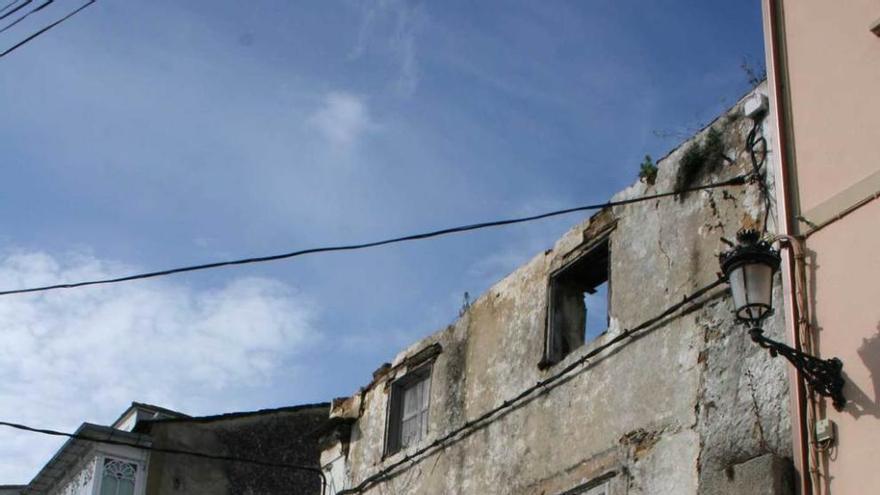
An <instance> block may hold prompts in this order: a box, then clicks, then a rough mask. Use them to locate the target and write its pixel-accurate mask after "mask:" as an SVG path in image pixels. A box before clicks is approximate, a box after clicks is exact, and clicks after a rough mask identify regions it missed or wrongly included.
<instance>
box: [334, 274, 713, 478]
mask: <svg viewBox="0 0 880 495" xmlns="http://www.w3.org/2000/svg"><path fill="white" fill-rule="evenodd" d="M725 282H726V279H724V278H719V279H717V280H715V281H714V282H712V283H710V284H708V285H706V286H704V287H702V288H700V289H697V290H695V291H694V292H693V293H692V294H690V295H686V296H684V297H683V298H682V300H681V301H680V302H678V303H676V304H673V305H671V306H669V307H668V308H666V309H665V310H664V311H663V312H661V313H660V314H658V315H657V316H655V317H653V318H651V319H649V320H646V321H644V322H642V323H640V324H639V325H637V326H635V327H632V328H629V329H626V330H623V331H622V332H620V333H619V334H618V335H616V336H615V337H614V338H612V339H611V340H609V341H608V342H606V343H604V344H602V345H600V346H598V347H596V348H594V349H592V350H591V351H589V352H588V353H586V354H584V355H583V356H581V357H580V358H578V359H576V360H575V361H572V362H571V364H569V365H568V366H566V367H565V368H563V369H561V370H559V371H558V372H556V373H554V374H553V375H551V376H549V377H547V378H546V379H544V380H540V381H538V382H536V383H535V384H534V385H532V386H530V387H528V388H526V389H525V390H523V391H522V392H520V393H519V394H518V395H516V396H515V397H512V398H510V399H507V400H505V401H503V402H502V403H501V404H499V405H497V406H496V407H495V408H493V409H490V410H489V411H487V412H485V413H483V414H481V415H480V416H479V417H477V418H474V419H472V420H469V421H465V422H464V423H463V424H462V425H461V426H459V427H458V428H455V429H453V430H452V431H450V432H449V433H447V434H445V435H443V436H442V437H440V438H438V439H436V440H434V441H433V442H431V443H430V444H428V445H425V446H424V447H422V448H420V449H418V450H416V451H415V452H413V453H411V454H407V455H406V456H404V457H403V458H402V459H400V460H398V461H396V462H394V463H392V464H389V465H388V466H386V467H384V468H382V469H381V470H379V471H377V472H376V473H374V474H372V475H370V476H368V477H366V478H364V480H363V481H361V482H360V483H359V484H358V485H356V486H354V487H352V488H347V489H345V490H342V491H340V492H337V494H336V495H352V494H355V493H361V492H363V491H364V490H366V489H367V488H369V487H370V486H372V485H374V484H376V483H380V482H382V481H383V480H384V479H386V478H388V477H390V476H393V475H394V474H395V470H396V469H397V468H399V467H401V466H403V465H404V464H406V463H409V462H415V461H417V460H418V459H420V458H421V457H422V456H424V455H426V454H428V453H430V452H431V451H432V450H434V449H436V448H441V447H444V446H445V445H446V444H448V443H450V442H451V441H452V440H454V439H456V438H457V437H459V436H460V435H463V434H466V433H467V432H469V431H471V430H475V429H477V428H480V427H482V426H484V425H485V424H486V421H488V420H489V419H491V418H492V417H494V416H496V415H498V414H499V413H501V412H503V411H504V410H507V409H511V408H513V407H515V406H516V405H517V404H519V403H521V402H522V401H523V400H525V399H526V398H528V397H530V396H532V394H535V393H538V391H539V390H541V389H543V390H544V391H546V390H548V388H547V387H548V386H551V385H552V384H553V383H554V382H557V381H559V380H560V379H562V378H564V377H565V376H567V375H568V374H569V373H571V372H572V371H574V370H575V369H576V368H579V367H581V366H583V365H585V364H588V363H589V362H590V360H591V359H592V358H594V357H596V356H597V355H599V354H601V353H603V352H605V351H607V350H608V349H610V348H611V347H614V346H616V345H618V344H620V343H621V342H623V341H624V340H626V339H628V338H630V337H633V336H634V335H635V334H637V333H638V332H641V331H643V330H646V329H649V328H651V327H653V326H655V325H657V324H658V323H660V322H662V321H663V320H665V319H666V318H669V317H670V316H672V315H673V314H675V313H676V312H678V311H679V310H680V309H682V308H684V307H685V306H687V305H689V304H691V303H693V302H694V301H696V300H697V299H699V298H701V297H703V296H704V295H706V294H707V293H709V292H710V291H712V290H713V289H715V288H716V287H718V286H719V285H721V284H723V283H725ZM541 393H543V392H541Z"/></svg>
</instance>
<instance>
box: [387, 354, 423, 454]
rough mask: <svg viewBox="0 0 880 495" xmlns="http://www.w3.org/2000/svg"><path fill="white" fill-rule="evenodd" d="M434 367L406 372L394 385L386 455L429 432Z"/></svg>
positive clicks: (408, 444)
mask: <svg viewBox="0 0 880 495" xmlns="http://www.w3.org/2000/svg"><path fill="white" fill-rule="evenodd" d="M430 396H431V367H430V366H423V367H421V368H419V369H417V370H415V371H411V372H409V373H407V374H406V375H405V376H404V377H403V378H400V379H399V380H397V381H395V382H394V383H393V384H392V385H391V400H390V403H389V406H388V431H387V438H386V443H385V455H391V454H393V453H395V452H397V451H399V450H400V449H403V448H406V447H408V446H410V445H413V444H415V443H416V442H418V441H419V440H421V439H422V438H424V437H425V435H427V433H428V406H429V404H430Z"/></svg>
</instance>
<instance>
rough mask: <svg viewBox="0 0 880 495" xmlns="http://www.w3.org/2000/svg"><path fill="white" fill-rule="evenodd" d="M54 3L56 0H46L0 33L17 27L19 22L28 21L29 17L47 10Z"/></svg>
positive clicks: (0, 31)
mask: <svg viewBox="0 0 880 495" xmlns="http://www.w3.org/2000/svg"><path fill="white" fill-rule="evenodd" d="M53 2H55V0H46V1H45V2H43V3H42V4H40V5H37V6H36V7H34V8H33V9H31V10H30V11H29V12H28V13H26V14H25V15H23V16H21V17H19V18H18V19H16V20H14V21H12V22H10V23H9V24H7V25H5V26H3V28H0V33H2V32H4V31H6V30H7V29H9V28H11V27H12V26H15V25H16V24H18V23H19V22H21V21H23V20H25V19H27V18H28V16H29V15H31V14H34V13H37V12H39V11H41V10H43V9H45V8H46V7H48V6H49V5H52V3H53Z"/></svg>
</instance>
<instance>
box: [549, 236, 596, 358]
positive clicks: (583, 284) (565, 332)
mask: <svg viewBox="0 0 880 495" xmlns="http://www.w3.org/2000/svg"><path fill="white" fill-rule="evenodd" d="M609 260H610V258H609V247H608V240H607V239H606V240H604V241H602V242H601V243H600V244H599V245H597V246H596V247H595V248H593V249H591V250H590V251H588V252H587V253H586V254H584V255H582V256H580V257H579V258H577V259H576V260H574V261H573V262H571V263H569V264H568V265H567V266H565V267H563V268H562V269H561V270H559V271H558V272H556V273H555V274H553V275H552V276H551V277H550V300H549V311H548V322H547V324H548V328H547V348H546V353H545V356H544V360H543V361H542V364H543V365H550V364H553V363H556V362H558V361H559V360H561V359H562V358H564V357H565V356H567V355H568V354H570V353H571V352H572V351H574V350H575V349H577V348H578V347H581V346H582V345H584V344H586V343H588V342H590V341H592V340H594V339H596V338H597V337H599V336H600V335H602V334H603V333H605V331H606V330H607V329H608V322H609V320H608V315H609V307H608V306H609V304H608V301H609V297H610V294H611V290H610V282H609V281H610V277H609V271H610V270H609Z"/></svg>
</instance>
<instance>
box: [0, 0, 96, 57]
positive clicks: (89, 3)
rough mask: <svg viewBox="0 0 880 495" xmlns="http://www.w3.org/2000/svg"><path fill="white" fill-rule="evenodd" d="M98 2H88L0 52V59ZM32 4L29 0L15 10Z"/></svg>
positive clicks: (91, 0)
mask: <svg viewBox="0 0 880 495" xmlns="http://www.w3.org/2000/svg"><path fill="white" fill-rule="evenodd" d="M96 1H97V0H89V1H88V2H86V3H85V4H83V5H82V6H80V7H79V8H77V9H76V10H74V11H73V12H71V13H69V14H67V15H65V16H64V17H62V18H61V19H58V20H57V21H55V22H53V23H52V24H49V25H48V26H46V27H44V28H42V29H40V30H39V31H37V32H35V33H34V34H32V35H30V36H28V37H27V38H25V39H23V40H21V41H19V42H18V43H16V44H15V45H12V47H10V48H7V49H6V50H5V51H3V52H0V58H3V57H5V56H6V55H9V54H10V53H12V52H13V51H15V50H17V49H19V48H21V47H22V46H24V45H25V44H27V43H29V42H30V41H31V40H33V39H34V38H36V37H38V36H40V35H41V34H43V33H45V32H46V31H48V30H50V29H52V28H54V27H55V26H57V25H59V24H61V23H62V22H64V21H66V20H68V19H70V18H71V17H73V16H75V15H76V14H79V13H80V12H81V11H82V10H83V9H85V8H86V7H88V6H90V5H92V4H93V3H95V2H96ZM30 2H31V0H27V2H26V3H23V4H22V5H21V6H19V7H16V9H15V10H18V9H19V8H21V7H23V6H24V5H27V4H28V3H30ZM6 15H8V13H7V14H4V15H3V17H5V16H6ZM3 17H0V19H2V18H3Z"/></svg>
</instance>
